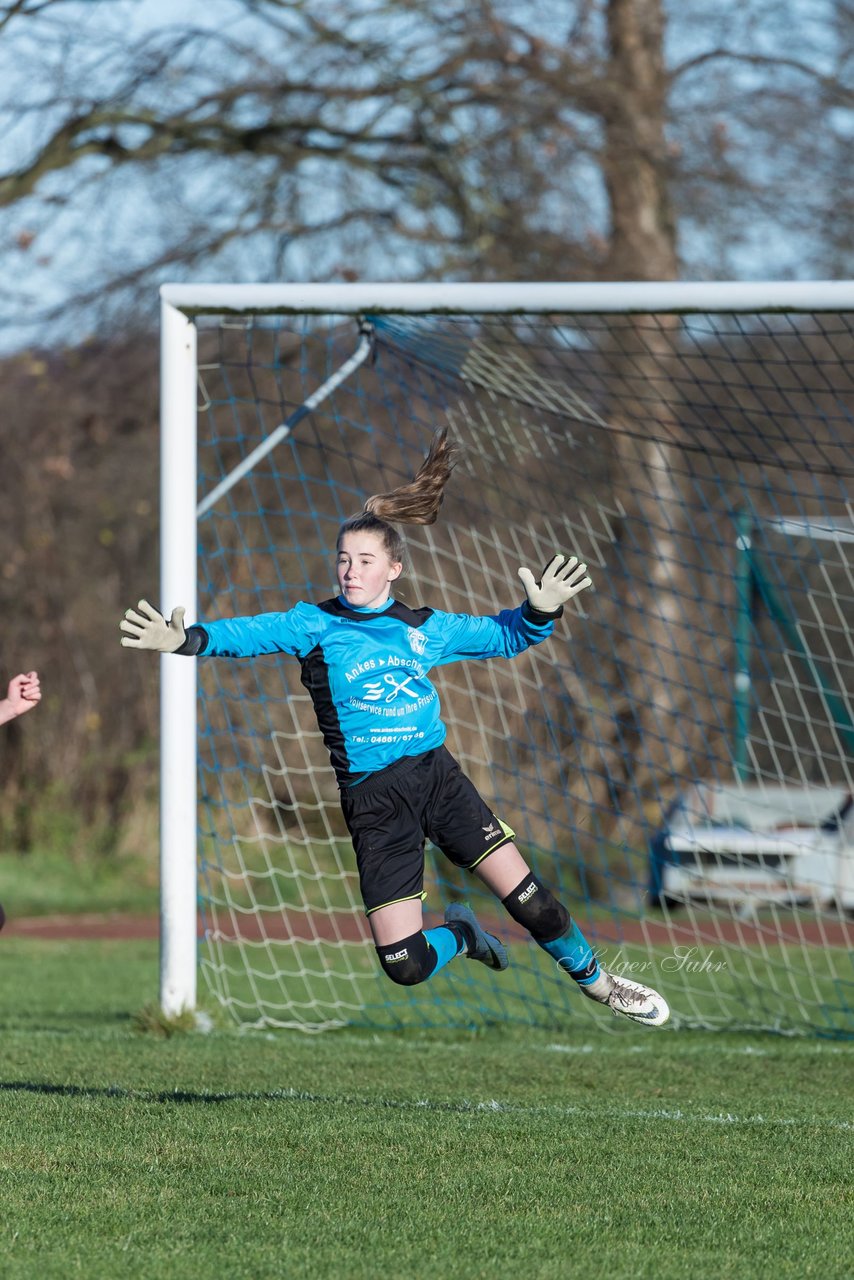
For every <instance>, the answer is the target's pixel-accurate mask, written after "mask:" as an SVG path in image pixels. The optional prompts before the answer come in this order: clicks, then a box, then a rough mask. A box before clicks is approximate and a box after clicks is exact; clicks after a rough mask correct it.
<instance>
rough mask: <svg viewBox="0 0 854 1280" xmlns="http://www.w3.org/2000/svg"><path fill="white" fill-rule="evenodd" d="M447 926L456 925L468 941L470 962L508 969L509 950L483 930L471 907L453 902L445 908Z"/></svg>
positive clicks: (492, 935)
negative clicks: (477, 961)
mask: <svg viewBox="0 0 854 1280" xmlns="http://www.w3.org/2000/svg"><path fill="white" fill-rule="evenodd" d="M445 924H449V925H450V924H453V925H456V926H457V927H458V928H459V929H460V930H461V931H462V934H463V936H464V937H465V940H466V955H467V956H468V958H469V960H479V961H480V962H481V964H485V965H486V967H487V968H488V969H506V968H507V966H508V965H509V963H510V960H509V959H508V956H507V948H506V947H505V945H504V943H503V942H502V941H501V940H500V939H499V938H496V937H495V935H494V934H492V933H487V932H486V930H485V929H481V927H480V925H479V924H478V922H477V918H476V916H475V914H474V912H473V911H472V909H471V907H467V906H465V905H464V904H463V903H462V902H452V903H451V904H450V906H448V907H446V908H445Z"/></svg>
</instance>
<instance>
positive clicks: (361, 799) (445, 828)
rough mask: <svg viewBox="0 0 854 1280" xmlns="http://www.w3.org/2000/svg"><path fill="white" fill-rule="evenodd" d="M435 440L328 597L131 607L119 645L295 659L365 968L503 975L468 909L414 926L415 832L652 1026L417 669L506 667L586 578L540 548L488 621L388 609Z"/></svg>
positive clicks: (374, 510) (418, 890)
mask: <svg viewBox="0 0 854 1280" xmlns="http://www.w3.org/2000/svg"><path fill="white" fill-rule="evenodd" d="M455 453H456V450H455V448H454V446H453V445H451V444H450V443H449V442H448V439H447V432H445V431H443V432H440V433H439V434H437V436H436V437H435V439H434V441H433V444H432V446H431V448H430V451H429V453H428V455H427V457H426V459H425V460H424V462H423V464H422V466H421V468H420V470H419V471H418V474H417V475H416V476H415V479H414V480H413V481H412V482H411V484H408V485H404V486H402V487H400V488H399V489H395V490H394V491H393V492H392V493H387V494H377V495H375V496H374V497H372V498H370V499H369V500H368V501H367V502H366V503H365V506H364V509H363V510H362V511H361V512H360V513H359V514H358V515H356V516H353V517H351V518H350V519H349V520H346V521H345V522H344V524H343V525H342V526H341V529H340V531H339V534H338V544H337V579H338V590H339V593H338V595H337V596H335V597H334V598H333V599H330V600H324V601H323V602H321V603H319V604H308V603H305V602H302V603H299V604H296V605H295V606H294V607H293V608H292V609H288V610H286V611H285V612H283V613H264V614H258V615H256V616H253V617H245V618H229V619H224V620H221V621H217V622H203V623H200V624H196V625H194V626H190V627H187V628H185V627H184V621H183V619H184V609H182V608H176V609H175V610H174V612H173V613H172V616H171V617H170V619H169V621H168V622H167V621H166V619H165V618H164V617H163V616H162V615H161V614H160V613H159V612H158V610H157V609H155V608H154V607H153V606H152V605H150V604H149V603H148V602H147V601H145V600H141V601H140V602H139V604H138V605H137V607H136V609H129V610H128V611H127V613H126V614H125V617H124V619H123V620H122V622H121V624H120V626H121V630H122V632H123V633H124V634H123V636H122V641H121V642H122V644H123V645H125V646H126V647H128V648H134V649H148V650H154V651H158V652H160V653H174V654H179V655H187V656H190V657H218V656H224V657H230V658H250V657H254V656H257V655H260V654H270V653H289V654H293V655H295V656H296V657H297V658H298V659H299V661H300V665H301V668H302V683H303V684H304V685H305V687H306V689H307V690H308V692H309V694H310V696H311V699H312V703H313V706H314V711H315V715H316V717H317V723H318V727H319V729H320V732H321V734H322V736H323V740H324V743H325V744H326V747H327V750H328V751H329V756H330V760H331V762H332V767H333V769H334V770H335V773H336V776H337V779H338V785H339V788H340V799H341V808H342V810H343V813H344V818H345V820H346V822H347V827H348V830H349V832H350V835H351V837H352V840H353V847H354V849H355V852H356V862H357V866H358V871H359V882H360V888H361V893H362V899H363V901H364V904H365V910H366V913H367V917H368V921H369V923H370V926H371V930H372V933H373V937H374V943H375V946H376V951H377V955H378V957H379V963H380V965H381V966H382V968H383V970H384V972H385V973H386V974H387V975H388V977H389V978H391V980H392V981H393V982H396V983H399V984H401V985H405V986H411V985H414V984H416V983H419V982H424V981H425V980H426V979H428V978H430V977H432V976H433V974H435V973H437V972H438V971H439V970H440V969H441V968H442V967H443V966H444V965H446V964H448V963H449V961H451V960H453V959H454V958H455V957H456V956H458V955H465V956H467V957H468V958H469V959H470V960H478V961H481V962H482V963H483V964H485V965H487V966H488V967H489V968H491V969H497V970H500V969H506V968H507V964H508V958H507V951H506V949H505V947H504V945H503V944H502V942H501V941H500V940H499V939H498V938H496V937H494V936H493V935H492V934H491V933H487V932H486V931H485V930H484V929H483V928H482V927H481V926H480V924H479V923H478V921H477V919H476V917H475V915H474V912H473V911H472V910H471V908H470V907H468V906H465V905H462V904H460V903H452V904H451V905H450V906H449V907H448V908H447V910H446V911H445V917H444V924H443V925H441V926H439V927H437V928H433V929H428V930H424V929H423V928H422V900H423V896H424V895H423V880H424V846H425V840H426V838H429V839H430V840H432V841H433V843H434V844H435V845H436V846H437V847H438V848H439V849H440V850H441V851H442V853H443V854H444V855H445V856H446V857H447V858H449V859H450V861H451V862H453V863H454V864H455V865H456V866H458V867H461V868H463V869H464V870H466V871H470V872H473V873H474V874H475V875H476V876H478V877H479V879H480V880H482V881H483V883H484V884H485V885H486V886H487V887H488V888H489V889H490V890H491V891H492V892H493V893H494V894H495V895H496V897H498V898H499V899H500V900H501V903H502V905H503V906H504V908H505V909H506V911H507V912H508V913H509V915H510V916H511V917H512V918H513V919H514V920H515V921H516V922H517V923H518V924H519V925H521V926H522V927H523V928H525V929H527V930H528V932H529V933H530V935H531V937H532V938H533V939H534V940H535V941H536V942H537V943H538V944H539V945H540V946H541V947H542V948H543V950H544V951H546V952H548V954H549V955H550V956H551V957H552V958H553V959H554V960H555V961H556V962H557V964H558V965H559V966H560V968H561V969H563V970H564V971H565V972H566V973H567V974H568V975H569V977H570V978H572V979H573V980H574V981H575V982H576V983H577V984H578V987H579V989H580V990H581V991H582V992H583V993H584V995H585V996H588V997H589V998H590V999H592V1000H596V1001H599V1002H600V1003H601V1004H603V1005H607V1006H608V1007H610V1008H611V1009H612V1010H613V1011H614V1012H615V1013H620V1014H625V1016H626V1017H628V1018H631V1019H633V1020H634V1021H636V1022H642V1023H646V1024H647V1025H648V1026H660V1025H661V1024H662V1023H663V1022H665V1021H666V1020H667V1018H668V1016H669V1010H668V1006H667V1003H666V1001H665V1000H664V999H663V998H662V997H661V996H660V995H659V994H658V993H657V992H656V991H653V990H652V989H651V988H649V987H646V986H643V985H642V984H641V983H638V982H633V981H629V980H627V979H625V978H622V977H621V978H616V977H612V976H611V975H610V974H608V973H606V972H604V971H603V970H602V969H600V967H599V963H598V961H597V959H596V956H595V955H594V953H593V950H592V948H591V947H590V945H589V943H588V942H587V940H586V939H585V937H584V935H583V934H582V932H581V930H580V929H579V927H578V925H577V924H576V923H575V922H574V921H573V920H572V919H571V918H570V914H569V912H568V911H567V909H566V907H565V906H564V905H563V903H562V902H560V901H559V900H558V899H557V898H555V897H554V895H553V894H552V893H551V891H550V890H549V889H548V887H547V886H546V885H545V884H543V883H541V881H540V880H539V879H538V878H537V876H535V875H534V874H533V872H532V871H531V869H530V867H529V866H528V864H527V862H526V861H525V859H524V858H523V856H522V854H521V853H520V851H519V849H518V848H517V847H516V844H515V837H514V833H513V831H511V829H510V828H509V827H508V826H507V825H506V823H504V822H503V821H502V820H501V818H500V817H498V816H497V815H496V814H494V813H493V812H492V810H491V809H490V807H489V806H488V805H487V804H486V803H485V801H484V800H483V799H482V798H481V796H480V795H479V793H478V792H477V790H476V789H475V787H474V785H473V784H472V783H471V782H470V780H469V779H468V778H467V777H466V776H465V774H464V773H463V772H462V770H461V768H460V766H459V764H458V763H457V761H456V760H455V759H454V757H453V756H452V755H451V754H450V752H449V751H448V750H447V749H446V747H445V745H444V742H445V733H446V730H445V725H444V724H443V722H442V719H441V715H440V707H439V698H438V694H437V692H436V689H435V688H434V686H433V685H432V684H431V682H430V680H429V678H428V673H429V671H430V669H431V668H432V667H436V666H443V665H445V664H447V663H450V662H459V661H461V660H466V659H487V658H513V657H515V656H516V655H517V654H519V653H522V652H523V651H524V650H525V649H528V648H529V647H530V646H531V645H535V644H540V643H541V642H542V641H543V640H546V639H547V638H548V637H549V636H550V635H551V634H552V631H553V629H554V624H555V621H556V619H557V618H559V617H560V616H561V614H562V612H563V608H564V605H566V604H568V603H569V601H570V600H572V598H573V597H574V596H576V595H578V593H579V592H580V591H583V590H584V589H585V588H586V587H589V586H590V585H591V580H590V578H589V577H588V576H587V566H586V565H584V564H579V563H578V560H577V559H576V557H575V556H572V557H570V558H566V557H564V556H563V555H560V554H556V555H555V556H554V557H553V559H552V560H551V562H550V563H549V564H548V565H547V567H546V568H545V569H544V570H543V573H542V576H541V578H540V581H539V582H537V581H536V580H535V578H534V575H533V574H532V573H531V571H530V570H529V569H520V570H519V577H520V578H521V579H522V582H523V584H524V587H525V593H526V597H527V598H526V600H525V601H524V602H523V603H522V605H521V607H519V608H516V609H505V610H503V611H502V612H501V613H499V614H498V615H497V616H495V617H473V616H471V615H470V614H463V613H442V612H440V611H439V610H435V609H430V608H421V609H410V608H409V607H408V606H407V605H405V604H402V603H401V602H400V601H399V600H395V599H394V597H393V596H392V594H391V591H392V584H393V583H394V582H395V581H396V580H397V579H398V578H399V577H400V575H401V573H402V572H403V568H404V563H405V558H406V548H405V543H404V540H403V538H402V536H401V534H400V532H399V531H398V529H397V528H396V527H395V525H396V524H401V523H403V524H432V523H433V522H434V521H435V520H436V517H437V515H438V511H439V507H440V505H441V502H442V494H443V491H444V488H445V485H446V484H447V481H448V479H449V477H450V474H451V471H452V469H453V466H454V460H455Z"/></svg>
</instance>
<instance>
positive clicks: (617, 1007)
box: [605, 974, 670, 1027]
mask: <svg viewBox="0 0 854 1280" xmlns="http://www.w3.org/2000/svg"><path fill="white" fill-rule="evenodd" d="M609 977H611V982H612V983H613V986H612V987H611V994H610V995H609V996H608V999H607V1001H606V1002H605V1003H606V1004H607V1005H608V1008H609V1009H613V1011H614V1013H622V1014H623V1015H624V1016H625V1017H627V1018H631V1020H632V1022H642V1023H643V1024H644V1026H647V1027H662V1026H664V1024H665V1022H666V1021H667V1019H668V1018H669V1017H670V1006H669V1004H668V1003H667V1001H666V1000H665V999H664V996H661V995H659V994H658V992H657V991H653V989H652V987H645V986H644V985H643V983H641V982H632V981H631V980H630V979H629V978H614V977H612V976H611V975H610V974H609Z"/></svg>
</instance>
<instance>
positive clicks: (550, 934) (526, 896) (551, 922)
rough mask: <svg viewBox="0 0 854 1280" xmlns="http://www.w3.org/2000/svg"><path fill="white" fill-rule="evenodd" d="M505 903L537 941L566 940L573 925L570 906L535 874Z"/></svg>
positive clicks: (514, 891)
mask: <svg viewBox="0 0 854 1280" xmlns="http://www.w3.org/2000/svg"><path fill="white" fill-rule="evenodd" d="M501 902H502V905H503V906H504V908H505V909H506V911H507V912H508V913H509V914H510V915H511V916H512V917H513V919H514V920H515V921H516V923H517V924H520V925H521V926H522V928H523V929H527V930H528V933H530V935H531V937H532V938H533V939H534V941H535V942H540V943H543V942H554V941H555V939H556V938H561V937H563V935H564V933H566V931H567V929H568V928H569V926H570V923H571V920H570V915H569V912H568V911H567V909H566V907H565V906H564V905H563V903H562V902H558V900H557V898H555V897H553V896H552V894H551V893H549V891H548V889H547V888H546V887H545V885H544V884H541V883H540V881H539V880H538V879H537V877H536V876H535V875H534V874H533V872H529V873H528V875H526V876H525V879H524V880H522V881H521V882H520V883H519V884H517V885H516V888H515V889H514V890H513V892H512V893H508V895H507V897H506V898H502V899H501Z"/></svg>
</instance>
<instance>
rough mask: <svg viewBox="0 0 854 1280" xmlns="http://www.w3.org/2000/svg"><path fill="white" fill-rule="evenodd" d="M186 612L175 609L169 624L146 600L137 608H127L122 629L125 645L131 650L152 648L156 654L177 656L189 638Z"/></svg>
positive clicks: (121, 624) (181, 609) (120, 624)
mask: <svg viewBox="0 0 854 1280" xmlns="http://www.w3.org/2000/svg"><path fill="white" fill-rule="evenodd" d="M186 612H187V611H186V609H184V608H181V607H179V608H177V609H173V610H172V616H171V618H170V619H169V621H168V622H167V621H166V619H165V618H164V617H163V614H162V613H160V611H159V610H157V609H155V607H154V605H153V604H149V603H148V601H147V600H140V602H139V604H138V605H137V606H136V609H128V611H127V613H126V614H125V616H124V618H123V619H122V621H121V622H120V623H119V627H120V628H121V630H122V631H124V632H126V633H127V634H126V635H123V636H122V644H123V645H124V646H125V647H126V648H128V649H153V650H155V652H157V653H174V652H175V650H176V649H180V648H181V645H182V644H183V643H184V641H185V640H186V638H187V633H186V631H185V630H184V614H185V613H186Z"/></svg>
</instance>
